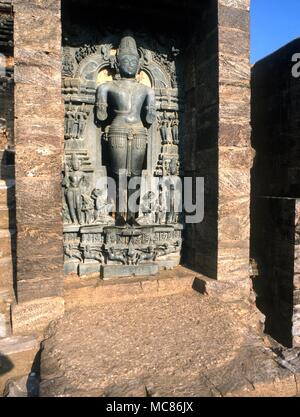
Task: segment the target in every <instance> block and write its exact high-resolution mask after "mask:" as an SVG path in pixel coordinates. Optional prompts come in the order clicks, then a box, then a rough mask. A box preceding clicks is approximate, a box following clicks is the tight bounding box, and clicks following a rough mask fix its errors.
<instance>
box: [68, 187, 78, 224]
mask: <svg viewBox="0 0 300 417" xmlns="http://www.w3.org/2000/svg"><path fill="white" fill-rule="evenodd" d="M67 203H68V207H69V212H70V217H71V220H72V223H76V213H75V208H74V192H73V191H72V190H68V191H67Z"/></svg>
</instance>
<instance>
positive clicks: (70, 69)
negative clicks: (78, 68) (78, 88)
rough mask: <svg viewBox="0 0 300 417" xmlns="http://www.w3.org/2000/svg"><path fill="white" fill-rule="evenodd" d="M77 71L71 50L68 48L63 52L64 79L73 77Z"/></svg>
mask: <svg viewBox="0 0 300 417" xmlns="http://www.w3.org/2000/svg"><path fill="white" fill-rule="evenodd" d="M74 70H75V62H74V58H73V56H72V54H71V49H70V48H68V47H66V48H64V50H63V63H62V75H63V76H64V77H73V75H74Z"/></svg>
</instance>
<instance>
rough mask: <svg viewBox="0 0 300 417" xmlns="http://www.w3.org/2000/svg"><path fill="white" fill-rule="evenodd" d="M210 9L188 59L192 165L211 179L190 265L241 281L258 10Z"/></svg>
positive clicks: (234, 5)
mask: <svg viewBox="0 0 300 417" xmlns="http://www.w3.org/2000/svg"><path fill="white" fill-rule="evenodd" d="M209 4H210V6H209V7H208V5H207V4H205V11H204V12H203V15H202V20H201V24H200V25H199V28H200V29H199V30H198V32H197V35H196V37H195V44H193V46H192V47H191V48H190V49H191V56H192V55H193V52H195V55H194V60H193V58H191V59H190V60H189V59H188V60H187V62H190V61H191V62H194V68H195V70H194V71H195V76H194V78H191V79H190V82H191V83H193V85H192V87H191V88H190V89H189V90H188V95H187V97H188V99H187V106H188V110H187V111H188V112H193V116H192V117H193V119H192V120H193V123H191V124H190V127H191V129H193V127H195V129H194V130H193V132H194V136H191V142H192V144H191V148H192V152H188V153H187V161H186V166H187V167H188V169H187V172H189V170H191V171H192V172H193V173H194V175H195V176H202V177H204V179H205V201H204V203H205V212H204V221H203V222H202V223H199V224H195V225H190V226H187V234H188V235H189V236H192V237H191V238H190V239H189V240H188V241H187V242H186V245H187V248H188V249H187V251H186V253H187V263H188V265H190V266H191V267H193V268H195V269H196V270H197V271H199V272H201V273H202V274H204V275H207V276H209V277H211V278H217V279H219V280H226V281H236V282H237V281H239V280H241V281H243V280H247V279H248V278H249V239H250V237H249V207H250V197H249V194H250V167H251V163H252V151H251V145H250V124H249V121H250V63H249V50H250V45H249V7H250V5H249V1H239V2H231V1H224V0H223V1H219V2H218V4H216V2H209ZM189 97H191V98H189ZM188 133H189V132H188ZM188 149H190V147H188Z"/></svg>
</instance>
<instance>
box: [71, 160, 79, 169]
mask: <svg viewBox="0 0 300 417" xmlns="http://www.w3.org/2000/svg"><path fill="white" fill-rule="evenodd" d="M72 165H73V170H74V171H79V168H80V165H79V161H73V164H72Z"/></svg>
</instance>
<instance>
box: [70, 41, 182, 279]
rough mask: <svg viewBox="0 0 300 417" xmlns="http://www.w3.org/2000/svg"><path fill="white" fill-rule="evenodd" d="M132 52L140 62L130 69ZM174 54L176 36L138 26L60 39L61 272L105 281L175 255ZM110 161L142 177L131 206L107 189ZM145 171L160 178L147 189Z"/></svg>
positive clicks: (178, 166) (177, 141) (178, 155)
mask: <svg viewBox="0 0 300 417" xmlns="http://www.w3.org/2000/svg"><path fill="white" fill-rule="evenodd" d="M83 38H84V37H83ZM128 56H129V63H128V59H127V58H128ZM126 57H127V58H126ZM130 57H131V58H132V57H135V58H136V60H137V62H138V64H137V70H136V71H135V70H134V71H133V72H134V74H133V75H132V76H131V75H130V65H132V62H130V59H131V58H130ZM178 57H180V50H179V49H178V48H177V47H176V44H175V43H174V41H172V40H170V39H167V38H166V39H163V37H160V39H159V41H158V40H155V39H154V38H153V37H150V36H147V35H145V34H134V35H133V34H125V35H124V34H122V33H116V34H105V35H101V36H96V37H95V39H94V40H93V41H92V42H91V39H89V41H88V42H85V40H84V39H83V40H82V43H81V42H80V40H78V39H77V38H76V37H75V38H72V36H70V37H68V39H67V40H65V45H64V46H63V63H62V71H63V86H62V94H63V98H64V102H65V157H64V158H65V160H64V170H63V172H62V187H63V191H64V192H63V196H64V201H63V218H64V254H65V272H66V273H69V272H76V273H78V274H79V275H87V274H90V273H94V272H97V273H98V272H100V273H101V275H102V277H103V278H104V279H105V278H111V277H114V276H129V275H149V274H155V273H156V272H157V271H158V270H159V268H162V267H165V268H166V267H167V268H171V267H174V266H176V265H177V264H178V263H179V260H180V251H181V245H182V229H183V227H184V225H183V216H182V215H181V213H179V212H177V211H176V207H175V206H176V205H175V194H176V192H177V188H176V180H177V178H178V177H180V175H181V172H182V169H183V167H182V149H183V146H184V144H183V134H182V131H183V129H184V126H183V120H182V119H183V117H182V114H183V100H182V96H181V91H182V80H181V79H180V74H181V72H180V63H179V61H178ZM124 59H125V61H124ZM122 60H123V61H124V62H123V64H122V62H121V61H122ZM126 65H127V69H128V68H129V70H128V71H129V72H128V74H127V75H126ZM128 65H129V66H128ZM143 94H144V95H143ZM107 97H108V98H107ZM124 97H125V98H124ZM106 98H107V100H106ZM123 99H124V100H125V102H126V103H127V104H128V103H129V104H128V105H129V107H130V106H131V107H130V108H135V109H136V108H138V110H137V111H136V114H135V116H136V117H137V121H136V123H132V121H131V119H130V117H129V116H130V114H129V116H128V114H127V116H126V115H125V116H124V112H125V113H126V111H125V110H126V109H125V110H124V109H123V107H122V106H123V105H124V103H123V101H122V100H123ZM126 100H127V101H126ZM151 100H152V101H151ZM139 103H140V109H139ZM121 145H122V146H121ZM129 149H130V150H129ZM124 155H126V158H125V157H124ZM122 158H123V159H122ZM122 160H124V163H123V162H122ZM122 164H123V165H122ZM115 168H116V169H115ZM117 168H118V169H119V168H124V169H125V170H126V173H127V180H129V179H130V178H132V177H135V176H138V175H140V177H141V183H140V188H139V191H138V193H139V195H138V206H139V207H138V212H137V213H136V214H133V215H132V214H131V212H130V210H129V209H128V211H127V213H123V212H121V211H120V210H119V204H118V201H117V198H115V199H113V198H111V197H110V195H109V192H108V187H107V185H108V184H107V182H108V180H107V178H108V177H113V178H114V176H115V173H114V170H115V171H116V170H117ZM153 178H156V179H158V180H160V179H163V181H160V182H159V185H158V186H157V187H156V188H155V189H153V187H152V179H153ZM117 181H118V180H116V184H117V185H116V186H117V189H118V187H119V188H121V185H119V184H118V182H117ZM125 188H126V187H125ZM126 196H127V197H126V198H127V200H128V199H129V197H130V193H129V190H126Z"/></svg>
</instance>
